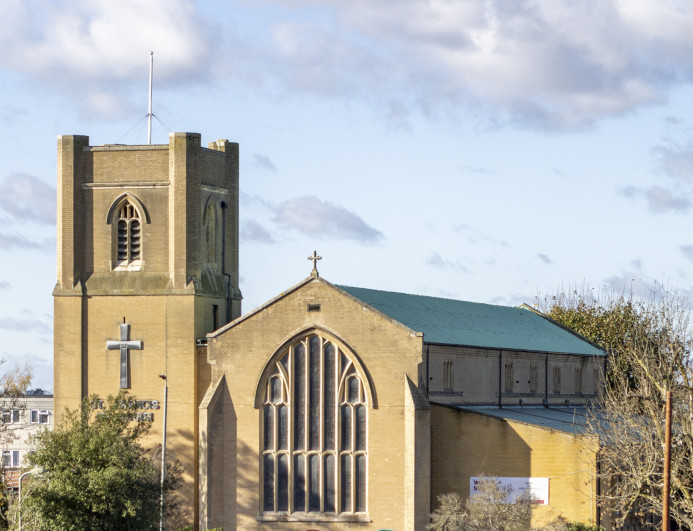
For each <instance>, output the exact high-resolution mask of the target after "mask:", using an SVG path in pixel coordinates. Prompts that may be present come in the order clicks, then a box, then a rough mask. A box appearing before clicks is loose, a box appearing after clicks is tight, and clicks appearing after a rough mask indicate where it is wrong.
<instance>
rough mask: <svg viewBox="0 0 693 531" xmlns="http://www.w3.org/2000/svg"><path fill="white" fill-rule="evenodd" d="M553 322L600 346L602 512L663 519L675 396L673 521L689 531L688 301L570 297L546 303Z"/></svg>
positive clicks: (665, 294)
mask: <svg viewBox="0 0 693 531" xmlns="http://www.w3.org/2000/svg"><path fill="white" fill-rule="evenodd" d="M542 302H543V307H542V308H541V310H542V311H543V312H544V313H545V314H546V315H548V316H549V317H550V318H552V319H554V320H556V321H558V322H560V323H562V324H564V325H566V326H568V327H570V328H572V329H573V330H575V331H576V332H578V333H580V334H582V335H584V336H585V337H587V338H588V339H591V340H593V341H595V342H597V343H599V344H601V345H602V346H603V347H604V348H605V349H606V351H607V353H608V367H609V369H608V372H607V375H606V385H605V386H604V390H603V392H602V393H601V395H600V396H599V397H598V400H597V403H598V406H599V407H598V408H596V409H594V410H593V414H592V416H591V422H590V423H589V426H588V430H587V431H588V434H590V435H593V436H594V437H598V438H599V441H600V451H599V456H598V458H599V461H600V477H601V480H602V482H601V484H602V486H603V488H602V491H601V495H600V503H601V505H602V507H604V508H606V509H608V510H610V511H611V512H612V514H613V515H615V516H616V515H620V516H618V518H619V520H620V521H621V522H622V521H624V520H627V519H633V520H636V521H637V520H640V521H644V520H647V519H648V518H649V517H650V516H651V515H660V514H661V511H662V498H663V492H662V491H663V486H662V485H663V479H662V476H663V453H664V439H665V429H664V416H665V413H664V408H665V398H666V393H667V391H671V392H672V394H673V401H672V425H673V438H672V440H673V444H672V452H671V515H672V518H673V519H675V520H676V521H677V522H678V523H679V524H683V525H685V526H687V527H689V528H690V527H693V467H692V465H693V386H692V384H693V362H692V360H691V346H693V330H692V328H691V325H692V324H693V323H692V322H691V308H690V305H689V301H688V299H687V298H686V297H685V296H683V295H682V294H680V293H677V292H675V291H667V290H664V289H661V288H658V289H656V290H654V291H653V292H652V293H650V294H648V296H646V297H638V296H636V295H634V294H612V295H606V296H595V295H593V294H592V292H591V290H582V291H580V292H578V291H573V292H572V293H570V294H567V295H566V294H560V295H557V296H555V297H552V298H550V299H544V300H543V301H542Z"/></svg>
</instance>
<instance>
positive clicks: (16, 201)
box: [0, 173, 56, 225]
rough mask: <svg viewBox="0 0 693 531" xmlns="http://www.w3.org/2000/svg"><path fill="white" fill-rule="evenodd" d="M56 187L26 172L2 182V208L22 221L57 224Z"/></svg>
mask: <svg viewBox="0 0 693 531" xmlns="http://www.w3.org/2000/svg"><path fill="white" fill-rule="evenodd" d="M55 193H56V191H55V188H54V187H52V186H50V185H48V184H46V183H44V182H43V181H41V180H39V179H37V178H36V177H33V176H31V175H27V174H24V173H17V174H14V175H11V176H10V177H7V178H5V179H4V180H3V181H2V182H0V209H1V210H4V211H5V212H7V213H8V214H10V215H12V217H13V218H15V219H17V220H20V221H34V222H37V223H45V224H50V225H54V224H55V209H56V195H55Z"/></svg>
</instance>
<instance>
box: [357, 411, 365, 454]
mask: <svg viewBox="0 0 693 531" xmlns="http://www.w3.org/2000/svg"><path fill="white" fill-rule="evenodd" d="M354 409H355V413H356V414H355V415H354V420H355V422H356V426H355V428H354V438H355V439H356V440H355V443H356V444H355V445H356V450H365V449H366V408H365V407H364V406H356V407H355V408H354Z"/></svg>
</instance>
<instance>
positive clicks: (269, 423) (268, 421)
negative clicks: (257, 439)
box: [265, 404, 274, 450]
mask: <svg viewBox="0 0 693 531" xmlns="http://www.w3.org/2000/svg"><path fill="white" fill-rule="evenodd" d="M273 449H274V408H273V407H272V406H271V405H269V404H267V405H266V406H265V450H273Z"/></svg>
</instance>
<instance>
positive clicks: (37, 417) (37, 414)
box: [31, 409, 48, 424]
mask: <svg viewBox="0 0 693 531" xmlns="http://www.w3.org/2000/svg"><path fill="white" fill-rule="evenodd" d="M31 423H32V424H48V410H45V409H32V410H31Z"/></svg>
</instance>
